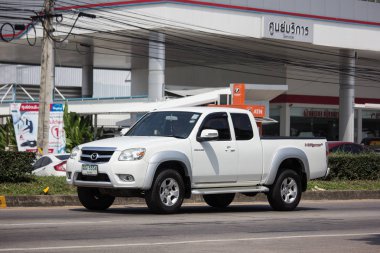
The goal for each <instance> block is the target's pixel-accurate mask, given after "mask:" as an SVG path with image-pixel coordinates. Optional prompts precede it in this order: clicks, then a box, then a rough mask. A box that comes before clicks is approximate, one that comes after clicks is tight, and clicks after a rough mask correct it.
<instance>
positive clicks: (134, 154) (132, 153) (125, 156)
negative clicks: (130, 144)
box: [119, 148, 145, 161]
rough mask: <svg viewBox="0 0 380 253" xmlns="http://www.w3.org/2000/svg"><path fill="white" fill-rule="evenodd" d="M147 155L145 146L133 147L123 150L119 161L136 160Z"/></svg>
mask: <svg viewBox="0 0 380 253" xmlns="http://www.w3.org/2000/svg"><path fill="white" fill-rule="evenodd" d="M144 155H145V148H131V149H126V150H124V151H123V152H121V154H120V156H119V161H135V160H140V159H141V158H143V157H144Z"/></svg>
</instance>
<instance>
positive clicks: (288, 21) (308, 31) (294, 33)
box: [263, 16, 313, 43]
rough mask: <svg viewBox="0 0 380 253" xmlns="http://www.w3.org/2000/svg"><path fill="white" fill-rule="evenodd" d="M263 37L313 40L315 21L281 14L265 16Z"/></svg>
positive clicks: (301, 40)
mask: <svg viewBox="0 0 380 253" xmlns="http://www.w3.org/2000/svg"><path fill="white" fill-rule="evenodd" d="M263 23H264V27H263V37H264V38H270V39H278V40H291V41H300V42H308V43H312V42H313V23H312V22H310V21H305V20H302V19H295V18H286V17H281V16H278V17H277V16H265V17H263Z"/></svg>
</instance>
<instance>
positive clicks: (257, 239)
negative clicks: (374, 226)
mask: <svg viewBox="0 0 380 253" xmlns="http://www.w3.org/2000/svg"><path fill="white" fill-rule="evenodd" d="M370 235H380V232H378V233H358V234H330V235H318V234H317V235H292V236H273V237H251V238H236V239H233V238H231V239H210V240H194V241H179V242H152V243H124V244H100V245H83V246H57V247H39V248H8V249H0V252H13V251H31V250H33V251H36V250H71V249H91V248H97V249H99V248H118V247H144V246H146V247H147V246H162V245H178V244H195V243H215V242H239V241H259V240H284V239H286V240H289V239H300V238H326V237H356V236H370Z"/></svg>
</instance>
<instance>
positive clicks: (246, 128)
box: [231, 113, 253, 141]
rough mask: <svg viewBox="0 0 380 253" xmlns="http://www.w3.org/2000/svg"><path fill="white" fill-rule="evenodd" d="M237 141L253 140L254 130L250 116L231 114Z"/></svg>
mask: <svg viewBox="0 0 380 253" xmlns="http://www.w3.org/2000/svg"><path fill="white" fill-rule="evenodd" d="M231 118H232V123H233V125H234V129H235V135H236V140H237V141H244V140H250V139H252V138H253V130H252V125H251V121H250V119H249V116H248V115H247V114H244V113H231Z"/></svg>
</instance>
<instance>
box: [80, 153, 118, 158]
mask: <svg viewBox="0 0 380 253" xmlns="http://www.w3.org/2000/svg"><path fill="white" fill-rule="evenodd" d="M80 157H81V158H82V157H86V158H91V155H83V154H82V155H81V156H80ZM111 157H112V155H98V158H97V159H99V158H111Z"/></svg>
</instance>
